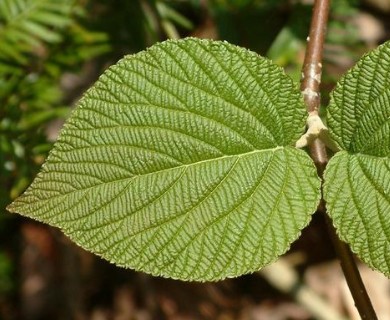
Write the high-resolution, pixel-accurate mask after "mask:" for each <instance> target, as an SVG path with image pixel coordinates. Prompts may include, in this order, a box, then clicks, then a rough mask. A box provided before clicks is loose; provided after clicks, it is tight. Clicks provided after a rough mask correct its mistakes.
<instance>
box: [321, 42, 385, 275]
mask: <svg viewBox="0 0 390 320" xmlns="http://www.w3.org/2000/svg"><path fill="white" fill-rule="evenodd" d="M328 126H329V130H330V133H331V134H332V136H333V137H334V139H335V141H336V142H337V143H338V145H339V146H340V147H341V149H343V150H344V151H342V152H340V153H339V154H337V155H336V156H335V157H334V158H332V159H331V161H330V162H329V164H328V168H327V170H326V172H325V185H324V196H325V200H326V201H327V208H328V211H329V214H330V215H331V217H332V219H333V221H334V224H335V225H336V227H337V229H338V232H339V234H340V236H341V238H342V239H343V240H345V241H347V242H348V243H350V244H351V247H352V249H353V250H354V251H355V252H356V253H357V254H358V255H359V257H360V258H361V259H363V260H364V261H365V262H366V263H368V264H369V265H370V266H371V267H373V268H375V269H379V270H380V271H382V272H383V273H385V274H386V275H387V276H390V251H389V249H390V43H387V44H385V45H382V46H381V47H379V48H378V49H376V50H374V51H373V52H371V53H369V54H368V55H366V56H364V57H363V58H362V59H361V60H360V62H359V63H358V64H357V65H356V66H355V67H354V68H353V69H352V70H351V71H349V72H348V73H347V74H346V75H345V76H344V77H343V78H342V79H341V81H340V82H339V83H338V85H337V87H336V89H335V90H334V92H333V94H332V100H331V103H330V105H329V108H328Z"/></svg>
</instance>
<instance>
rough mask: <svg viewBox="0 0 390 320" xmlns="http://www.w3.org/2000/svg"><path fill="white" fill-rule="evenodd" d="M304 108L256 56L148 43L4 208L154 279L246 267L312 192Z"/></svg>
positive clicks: (291, 222)
mask: <svg viewBox="0 0 390 320" xmlns="http://www.w3.org/2000/svg"><path fill="white" fill-rule="evenodd" d="M305 117H306V113H305V108H304V105H303V103H302V99H301V95H300V93H299V91H298V90H297V89H296V88H295V85H294V84H293V83H292V81H291V80H290V79H289V78H288V77H287V76H286V75H285V74H284V73H283V72H282V70H281V69H280V68H278V67H276V66H275V65H273V64H272V63H271V62H270V61H269V60H266V59H264V58H262V57H260V56H258V55H256V54H255V53H252V52H250V51H248V50H245V49H242V48H238V47H236V46H233V45H230V44H228V43H225V42H216V41H208V40H197V39H185V40H180V41H167V42H164V43H161V44H157V45H155V46H153V47H151V48H150V49H148V50H147V51H145V52H141V53H139V54H136V55H133V56H128V57H125V58H124V59H122V60H121V61H119V62H118V63H117V64H116V65H115V66H113V67H111V68H109V69H108V70H107V71H106V72H105V73H104V74H103V75H102V76H101V78H100V79H99V80H98V82H97V83H96V84H95V85H94V86H93V88H91V89H90V90H89V91H88V92H87V93H86V95H85V96H84V98H83V99H82V100H81V101H80V103H79V105H78V107H77V109H76V110H75V111H74V112H73V114H72V115H71V117H70V119H69V120H68V122H67V123H66V125H65V128H64V129H63V131H62V133H61V135H60V137H59V139H58V142H57V143H56V144H55V147H54V149H53V150H52V152H51V154H50V156H49V158H48V160H47V162H46V163H45V165H44V166H43V168H42V171H41V172H40V173H39V175H38V176H37V178H36V179H35V181H34V182H33V184H32V186H31V187H30V188H29V189H28V190H27V191H26V192H25V193H24V194H23V195H22V196H21V197H20V198H19V199H17V200H16V201H15V202H14V203H13V204H12V205H10V206H9V210H11V211H14V212H19V213H21V214H23V215H26V216H29V217H32V218H34V219H37V220H40V221H43V222H46V223H49V224H51V225H54V226H58V227H60V228H61V229H62V230H63V231H64V232H65V233H66V234H67V235H69V237H70V238H71V239H73V240H74V241H75V242H77V243H78V244H79V245H81V246H82V247H84V248H86V249H88V250H91V251H92V252H94V253H96V254H99V255H101V256H102V257H104V258H106V259H108V260H110V261H112V262H114V263H115V264H117V265H120V266H125V267H131V268H134V269H137V270H142V271H146V272H149V273H152V274H154V275H162V276H166V277H173V278H179V279H185V280H202V281H204V280H217V279H222V278H225V277H233V276H238V275H241V274H244V273H248V272H251V271H255V270H258V269H259V268H260V267H262V266H264V265H265V264H268V263H270V262H271V261H273V260H275V259H276V258H277V257H278V256H279V255H280V254H282V253H283V252H285V251H286V250H287V249H288V247H289V245H290V243H291V242H292V241H293V240H295V239H296V238H297V237H298V235H299V234H300V230H301V229H302V228H303V227H304V226H306V225H307V223H308V222H309V220H310V215H311V214H312V213H313V211H315V209H316V207H317V204H318V201H319V179H318V177H317V175H316V170H315V167H314V165H313V163H312V161H311V159H310V158H309V157H308V155H307V154H306V153H305V152H304V151H302V150H297V149H295V148H293V147H291V145H293V144H294V143H295V141H296V140H297V139H298V137H299V136H300V135H301V134H302V132H303V130H304V127H305Z"/></svg>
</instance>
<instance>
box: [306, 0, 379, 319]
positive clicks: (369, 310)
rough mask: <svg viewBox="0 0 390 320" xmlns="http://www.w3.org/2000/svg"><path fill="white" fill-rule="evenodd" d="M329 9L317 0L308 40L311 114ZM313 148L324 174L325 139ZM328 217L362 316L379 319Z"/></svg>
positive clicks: (317, 93) (324, 0)
mask: <svg viewBox="0 0 390 320" xmlns="http://www.w3.org/2000/svg"><path fill="white" fill-rule="evenodd" d="M329 9H330V0H316V1H315V4H314V9H313V16H312V22H311V26H310V34H309V37H308V39H307V40H308V41H307V42H308V43H307V49H306V53H305V60H304V64H303V70H302V81H301V90H302V93H303V96H304V100H305V103H306V107H307V112H308V113H309V114H310V115H318V112H319V108H320V102H321V98H320V82H321V73H322V53H323V46H324V39H325V34H326V26H327V22H328V15H329ZM309 149H310V155H311V157H312V158H313V160H314V162H315V164H316V166H317V170H318V173H319V175H320V176H321V178H322V173H323V171H324V169H325V166H326V164H327V163H328V155H327V152H326V148H325V145H324V143H323V142H322V141H321V140H319V139H316V140H314V141H313V143H311V144H310V146H309ZM319 211H322V212H323V213H324V214H325V215H326V212H325V209H324V206H321V207H320V208H319ZM326 219H327V221H328V223H327V225H328V231H329V234H330V237H331V239H332V242H333V245H334V247H335V251H336V253H337V255H338V257H339V259H340V263H341V267H342V269H343V272H344V276H345V279H346V281H347V284H348V287H349V289H350V291H351V294H352V297H353V299H354V301H355V305H356V308H357V309H358V311H359V314H360V316H361V318H362V319H370V320H375V319H377V316H376V314H375V311H374V309H373V307H372V304H371V301H370V298H369V296H368V294H367V291H366V288H365V287H364V284H363V281H362V279H361V276H360V274H359V271H358V268H357V265H356V262H355V260H354V257H353V254H352V252H351V249H350V247H349V246H348V245H347V244H346V243H344V242H342V241H341V240H340V239H339V238H338V236H337V234H336V230H335V228H334V227H333V224H332V221H331V219H330V218H329V217H326Z"/></svg>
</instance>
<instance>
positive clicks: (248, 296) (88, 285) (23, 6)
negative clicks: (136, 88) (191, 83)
mask: <svg viewBox="0 0 390 320" xmlns="http://www.w3.org/2000/svg"><path fill="white" fill-rule="evenodd" d="M312 5H313V1H312V0H73V1H72V0H0V211H1V212H0V319H4V320H11V319H27V320H33V319H34V320H35V319H37V320H38V319H65V320H68V319H80V320H82V319H93V320H105V319H115V320H127V319H129V320H130V319H134V320H138V319H139V320H151V319H175V320H178V319H183V320H184V319H186V320H187V319H188V320H192V319H220V320H229V319H242V320H246V319H253V320H282V319H330V320H335V319H337V318H336V317H339V316H340V319H341V318H342V317H344V318H345V319H359V318H358V317H357V316H356V314H355V313H354V310H353V302H352V301H351V300H350V297H349V293H348V289H347V287H346V285H345V282H344V280H343V276H342V273H341V271H340V269H339V266H338V263H337V261H336V258H335V254H334V252H333V248H332V246H331V243H330V240H329V238H328V236H327V234H326V231H325V230H324V225H323V217H321V216H320V215H315V216H314V218H313V221H312V223H311V224H310V226H309V227H307V228H306V229H305V230H304V231H303V234H302V237H301V238H300V239H299V240H298V241H297V242H296V243H294V244H293V246H292V248H291V250H290V251H289V252H288V253H287V254H286V255H285V257H283V259H281V260H280V261H279V263H277V264H276V265H274V266H271V267H269V268H266V269H265V270H264V271H263V272H259V273H256V274H253V275H246V276H243V277H240V278H237V279H228V280H225V281H222V282H219V283H203V284H201V283H184V282H178V281H173V280H167V279H161V278H154V277H151V276H148V275H146V274H142V273H136V272H133V271H131V270H125V269H120V268H117V267H115V266H113V265H110V264H109V263H107V262H105V261H103V260H101V259H100V258H97V257H95V256H93V255H92V254H90V253H88V252H86V251H84V250H82V249H80V248H79V247H77V246H76V245H75V244H73V243H71V242H70V241H69V240H68V239H67V238H66V237H64V236H63V235H62V234H61V233H60V232H59V231H58V230H57V229H54V228H51V227H48V226H45V225H42V224H39V223H36V222H34V221H31V220H29V219H26V218H22V217H19V216H17V215H11V214H9V213H7V212H6V210H5V206H6V205H7V204H9V203H10V202H11V201H12V199H14V198H15V197H17V196H18V195H19V194H20V193H21V192H23V190H24V189H25V188H26V187H27V186H28V185H29V184H30V182H31V181H32V179H33V177H34V176H35V174H36V173H37V172H38V170H39V168H40V166H41V164H42V163H43V161H44V159H45V157H46V156H47V154H48V151H49V150H50V148H51V147H52V144H53V142H54V141H55V139H56V137H57V134H58V131H59V130H60V128H61V126H62V124H63V122H64V120H65V119H66V117H67V116H68V115H69V112H70V110H71V109H72V106H74V104H75V103H76V102H77V100H78V99H79V98H80V96H81V95H82V93H83V92H84V91H85V90H86V89H87V88H89V87H90V86H91V85H92V84H93V83H94V81H96V79H97V78H98V76H99V75H100V74H101V73H102V72H103V71H104V70H105V69H106V68H107V67H108V66H110V65H112V64H114V63H115V62H116V61H117V60H118V59H119V58H121V57H122V56H123V55H125V54H131V53H135V52H138V51H141V50H143V49H145V48H146V47H148V46H151V45H152V44H154V43H155V42H157V41H162V40H164V39H167V38H182V37H187V36H194V37H202V38H212V39H223V40H227V41H229V42H231V43H234V44H237V45H240V46H244V47H247V48H250V49H252V50H254V51H256V52H258V53H260V54H261V55H263V56H266V57H269V58H270V59H272V60H273V61H274V62H275V63H277V64H278V65H280V66H283V67H284V68H285V69H286V72H287V73H288V74H289V75H290V76H291V77H292V78H294V79H295V80H296V81H299V78H300V74H301V70H300V69H301V66H302V62H303V57H304V51H305V44H306V37H307V35H308V28H309V23H310V15H311V10H312ZM388 39H390V0H337V1H336V0H335V1H333V3H332V9H331V17H330V22H329V26H328V35H327V40H326V41H327V43H326V47H325V56H324V73H323V81H322V90H323V92H322V97H323V104H324V105H326V104H327V102H328V94H329V91H330V90H331V89H332V88H333V86H334V84H335V82H336V81H337V79H339V77H340V76H341V75H342V74H343V73H344V72H345V71H346V70H347V69H349V68H350V67H351V66H353V65H354V63H355V62H356V61H357V60H358V59H359V57H360V56H361V55H362V54H363V53H365V52H367V51H368V50H370V49H372V48H375V47H376V46H377V45H378V44H380V43H382V42H384V41H386V40H388ZM323 112H326V109H325V108H323ZM361 267H362V270H361V271H362V274H363V277H364V279H365V280H366V282H367V285H368V290H369V292H370V294H371V296H372V299H373V302H374V305H375V308H376V309H377V311H378V316H379V318H380V319H390V296H389V292H390V285H389V281H388V280H387V279H385V278H384V277H383V276H382V275H380V274H378V273H375V272H373V271H370V270H368V269H367V268H366V267H364V266H361ZM275 272H276V276H275V274H274V273H275ZM291 277H292V279H293V286H292V287H286V285H285V284H286V283H287V280H285V279H291ZM283 285H284V286H283ZM302 293H305V294H302Z"/></svg>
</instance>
